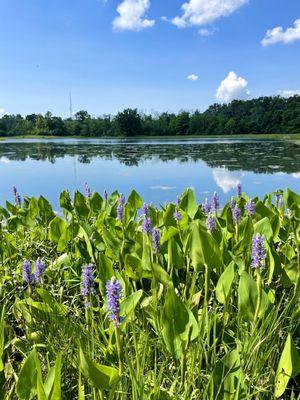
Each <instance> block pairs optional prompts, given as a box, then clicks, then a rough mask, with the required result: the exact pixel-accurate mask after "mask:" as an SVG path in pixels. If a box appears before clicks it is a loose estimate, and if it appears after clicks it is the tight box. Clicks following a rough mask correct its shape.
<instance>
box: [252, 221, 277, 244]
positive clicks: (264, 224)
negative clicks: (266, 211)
mask: <svg viewBox="0 0 300 400" xmlns="http://www.w3.org/2000/svg"><path fill="white" fill-rule="evenodd" d="M254 233H255V234H256V233H259V234H260V235H264V236H265V238H266V239H267V241H270V240H271V239H272V238H273V229H272V225H271V223H270V220H269V218H267V217H265V218H263V219H261V220H260V221H258V222H256V224H254Z"/></svg>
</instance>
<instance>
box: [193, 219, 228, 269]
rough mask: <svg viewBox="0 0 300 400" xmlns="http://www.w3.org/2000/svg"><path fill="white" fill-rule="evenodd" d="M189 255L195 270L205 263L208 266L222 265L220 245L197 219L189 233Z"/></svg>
mask: <svg viewBox="0 0 300 400" xmlns="http://www.w3.org/2000/svg"><path fill="white" fill-rule="evenodd" d="M190 255H191V260H192V263H193V265H194V267H195V268H196V269H197V270H199V269H201V268H202V267H203V265H205V264H206V265H207V266H208V267H210V268H222V267H223V262H222V256H221V251H220V246H219V245H218V243H217V242H216V241H215V239H214V238H213V237H212V235H210V234H209V233H208V232H207V231H206V230H204V228H203V227H202V226H201V225H200V223H199V221H197V222H195V223H194V224H193V228H192V232H191V235H190Z"/></svg>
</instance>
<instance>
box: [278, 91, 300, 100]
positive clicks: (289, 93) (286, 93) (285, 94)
mask: <svg viewBox="0 0 300 400" xmlns="http://www.w3.org/2000/svg"><path fill="white" fill-rule="evenodd" d="M278 94H279V96H282V97H285V98H289V97H293V96H296V95H298V96H300V90H279V92H278Z"/></svg>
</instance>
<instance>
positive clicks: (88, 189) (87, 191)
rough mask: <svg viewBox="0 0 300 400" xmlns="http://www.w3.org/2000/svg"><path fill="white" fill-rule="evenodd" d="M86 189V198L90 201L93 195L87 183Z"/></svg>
mask: <svg viewBox="0 0 300 400" xmlns="http://www.w3.org/2000/svg"><path fill="white" fill-rule="evenodd" d="M84 189H85V197H86V198H87V199H90V198H91V196H92V193H91V189H90V188H89V186H88V184H87V183H85V185H84Z"/></svg>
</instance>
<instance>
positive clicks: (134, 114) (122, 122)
mask: <svg viewBox="0 0 300 400" xmlns="http://www.w3.org/2000/svg"><path fill="white" fill-rule="evenodd" d="M115 121H116V125H117V128H118V129H119V132H120V134H121V135H125V136H138V135H142V134H143V126H142V119H141V116H140V114H139V113H138V111H137V109H136V108H135V109H131V108H127V109H126V110H124V111H122V112H119V113H118V114H117V115H116V117H115Z"/></svg>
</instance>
